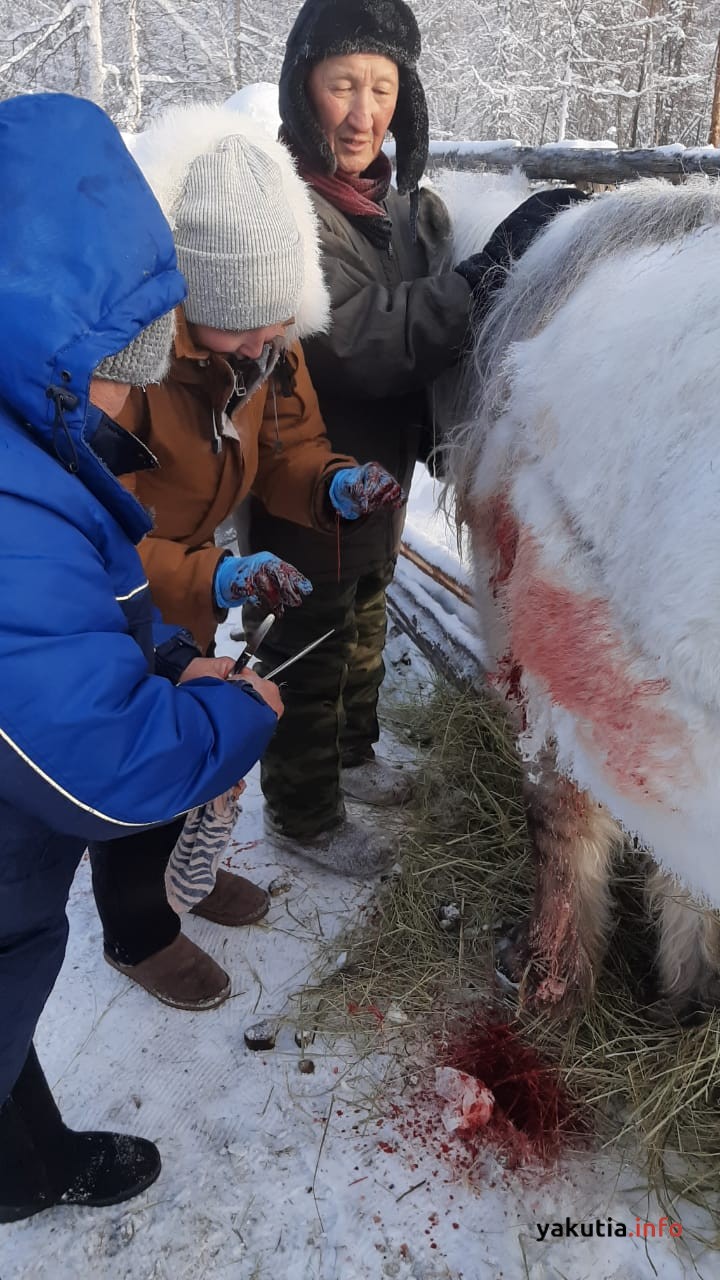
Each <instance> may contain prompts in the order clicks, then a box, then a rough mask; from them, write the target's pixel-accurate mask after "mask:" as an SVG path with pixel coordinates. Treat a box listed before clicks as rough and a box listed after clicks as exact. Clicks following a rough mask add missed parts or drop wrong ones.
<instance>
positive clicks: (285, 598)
mask: <svg viewBox="0 0 720 1280" xmlns="http://www.w3.org/2000/svg"><path fill="white" fill-rule="evenodd" d="M311 591H312V583H311V582H308V580H307V578H305V577H303V575H302V574H301V572H300V570H299V569H296V568H295V566H294V565H292V564H288V563H287V561H286V560H279V559H278V557H277V556H273V555H271V554H270V552H269V551H257V552H256V553H255V555H253V556H226V557H225V559H224V560H221V561H220V563H219V565H218V567H217V569H216V570H215V578H214V581H213V596H214V598H215V603H216V604H217V605H218V606H219V608H221V609H233V608H234V607H235V606H236V605H238V604H262V605H267V607H268V609H269V610H270V612H271V613H282V611H283V609H284V608H285V606H286V605H288V606H290V607H292V606H293V605H298V604H302V600H303V596H307V595H309V594H310V592H311Z"/></svg>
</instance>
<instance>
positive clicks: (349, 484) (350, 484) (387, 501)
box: [328, 462, 405, 520]
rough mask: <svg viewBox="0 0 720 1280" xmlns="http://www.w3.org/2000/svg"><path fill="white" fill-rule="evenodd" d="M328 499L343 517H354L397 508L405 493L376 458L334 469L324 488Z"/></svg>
mask: <svg viewBox="0 0 720 1280" xmlns="http://www.w3.org/2000/svg"><path fill="white" fill-rule="evenodd" d="M328 496H329V498H330V501H331V503H332V505H333V507H334V508H335V510H336V511H337V513H338V515H340V516H342V518H343V520H357V519H358V518H359V517H360V516H367V515H369V514H370V512H371V511H380V510H382V509H387V510H389V511H397V509H398V507H401V506H402V505H403V503H404V501H405V494H404V493H403V491H402V489H401V488H400V485H399V484H398V482H397V480H396V479H395V477H394V476H391V475H390V473H389V472H388V471H385V470H384V468H383V467H381V466H380V463H379V462H367V463H366V464H365V466H364V467H344V468H343V470H342V471H336V472H335V475H334V476H333V478H332V480H331V481H330V488H329V490H328Z"/></svg>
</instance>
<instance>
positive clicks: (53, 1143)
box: [0, 1046, 160, 1222]
mask: <svg viewBox="0 0 720 1280" xmlns="http://www.w3.org/2000/svg"><path fill="white" fill-rule="evenodd" d="M0 1151H1V1152H2V1159H0V1222H17V1221H19V1219H21V1218H29V1217H31V1216H32V1214H34V1213H40V1212H41V1211H42V1210H43V1209H48V1208H50V1206H51V1205H55V1204H85V1205H94V1206H99V1205H107V1204H119V1203H120V1202H121V1201H123V1200H129V1199H130V1198H131V1197H132V1196H136V1195H139V1193H140V1192H141V1191H144V1190H145V1188H146V1187H149V1186H150V1184H151V1183H153V1182H154V1181H155V1179H156V1178H157V1176H158V1174H159V1173H160V1153H159V1151H158V1149H157V1147H156V1146H155V1145H154V1144H153V1143H152V1142H148V1141H147V1140H146V1139H145V1138H131V1137H129V1136H127V1135H125V1134H120V1133H75V1132H74V1131H73V1130H72V1129H68V1128H67V1127H66V1126H65V1125H64V1124H63V1122H62V1118H61V1116H60V1112H59V1111H58V1108H57V1106H56V1104H55V1100H54V1098H53V1096H52V1094H51V1092H50V1089H49V1086H48V1083H47V1080H46V1079H45V1076H44V1074H43V1070H42V1067H41V1066H40V1063H39V1062H38V1058H37V1054H36V1053H35V1049H34V1047H33V1046H31V1047H30V1052H29V1054H28V1057H27V1060H26V1062H25V1065H24V1067H23V1069H22V1072H21V1073H20V1077H19V1079H18V1080H17V1082H16V1084H15V1086H14V1088H13V1091H12V1093H11V1095H10V1098H9V1099H8V1100H7V1102H5V1103H4V1104H3V1105H2V1106H0Z"/></svg>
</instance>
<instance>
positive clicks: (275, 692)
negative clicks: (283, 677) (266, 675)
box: [232, 667, 285, 720]
mask: <svg viewBox="0 0 720 1280" xmlns="http://www.w3.org/2000/svg"><path fill="white" fill-rule="evenodd" d="M232 678H233V680H244V681H245V683H246V684H251V685H252V687H253V689H254V690H255V691H256V693H259V694H260V697H261V698H262V700H263V702H266V703H267V705H268V706H269V707H270V709H271V710H272V711H274V712H275V715H276V716H277V718H278V720H279V719H280V717H281V715H282V714H283V712H284V710H285V708H284V706H283V700H282V698H281V697H280V690H279V689H278V687H277V685H276V684H273V682H272V680H263V679H262V677H261V676H258V675H256V674H255V672H254V671H251V670H250V668H249V667H243V669H242V671H241V672H240V674H239V675H237V676H233V677H232Z"/></svg>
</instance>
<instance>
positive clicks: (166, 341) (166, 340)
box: [95, 311, 175, 387]
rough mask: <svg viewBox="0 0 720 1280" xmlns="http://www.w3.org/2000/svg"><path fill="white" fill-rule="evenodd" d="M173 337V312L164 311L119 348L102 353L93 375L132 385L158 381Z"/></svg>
mask: <svg viewBox="0 0 720 1280" xmlns="http://www.w3.org/2000/svg"><path fill="white" fill-rule="evenodd" d="M174 337H175V313H174V312H173V311H168V312H166V314H165V315H164V316H159V317H158V319H157V320H153V321H152V323H151V324H149V325H148V326H147V327H146V328H145V329H141V330H140V333H139V334H138V335H137V337H136V338H133V340H132V342H129V343H128V345H127V346H126V347H123V348H122V351H118V352H117V353H116V354H115V355H114V356H106V358H105V359H104V360H103V361H101V363H100V364H99V365H98V367H97V369H96V370H95V377H96V378H104V379H105V380H106V381H107V382H129V383H130V386H132V387H145V386H147V385H148V383H150V382H162V381H163V379H164V378H165V377H166V376H167V372H168V369H169V368H170V357H171V355H172V347H173V339H174Z"/></svg>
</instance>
